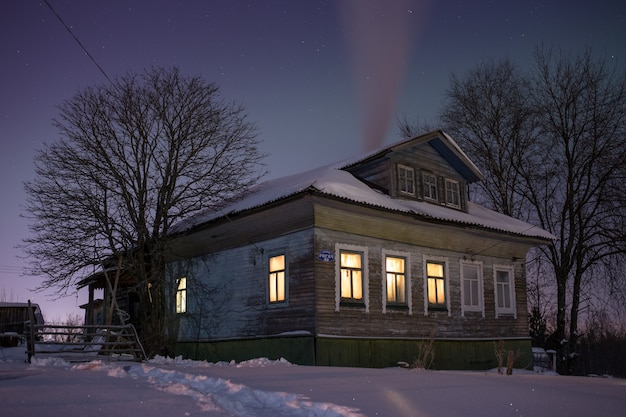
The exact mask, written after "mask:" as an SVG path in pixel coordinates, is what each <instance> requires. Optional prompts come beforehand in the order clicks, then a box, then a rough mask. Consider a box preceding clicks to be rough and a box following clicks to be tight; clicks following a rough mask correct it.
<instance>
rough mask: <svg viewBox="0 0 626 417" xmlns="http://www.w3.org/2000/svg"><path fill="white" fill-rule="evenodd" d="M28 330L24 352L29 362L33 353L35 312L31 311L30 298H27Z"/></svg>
mask: <svg viewBox="0 0 626 417" xmlns="http://www.w3.org/2000/svg"><path fill="white" fill-rule="evenodd" d="M28 322H29V325H28V332H27V335H26V352H27V354H28V363H30V358H32V357H33V355H34V354H35V314H34V313H33V308H32V306H31V304H30V300H28Z"/></svg>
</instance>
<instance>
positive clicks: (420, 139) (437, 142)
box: [341, 130, 484, 183]
mask: <svg viewBox="0 0 626 417" xmlns="http://www.w3.org/2000/svg"><path fill="white" fill-rule="evenodd" d="M421 143H429V144H430V145H431V146H432V147H433V148H435V150H436V151H437V152H438V153H439V155H441V157H443V158H444V159H445V160H446V161H447V162H448V164H450V166H451V167H453V168H454V169H456V170H457V172H458V173H459V174H461V175H462V176H463V178H465V180H466V181H467V182H470V183H471V182H476V181H482V180H483V179H484V177H483V174H482V173H481V172H480V170H479V169H478V167H477V166H476V165H474V163H473V162H472V161H471V160H470V159H469V158H468V157H467V155H466V154H465V152H463V150H461V148H460V147H459V145H458V144H457V143H456V142H455V141H454V139H452V138H451V137H450V136H448V134H447V133H446V132H444V131H443V130H433V131H432V132H428V133H425V134H423V135H419V136H415V137H413V138H409V139H405V140H402V141H400V142H397V143H394V144H392V145H389V146H387V147H385V148H382V149H379V150H375V151H373V152H369V153H367V154H365V155H361V156H359V157H356V158H353V159H352V160H348V161H346V164H345V165H343V166H342V167H341V169H349V168H351V167H353V166H356V165H359V164H362V163H366V162H368V161H371V160H374V159H378V158H381V157H383V156H385V155H387V154H390V153H392V152H397V151H399V150H402V149H405V148H408V147H411V146H414V145H417V144H421Z"/></svg>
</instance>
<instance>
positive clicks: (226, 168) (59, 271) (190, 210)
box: [24, 68, 265, 352]
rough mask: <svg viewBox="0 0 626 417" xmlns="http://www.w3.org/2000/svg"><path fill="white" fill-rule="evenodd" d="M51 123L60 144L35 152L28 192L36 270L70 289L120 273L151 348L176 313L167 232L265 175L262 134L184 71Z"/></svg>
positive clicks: (126, 84)
mask: <svg viewBox="0 0 626 417" xmlns="http://www.w3.org/2000/svg"><path fill="white" fill-rule="evenodd" d="M54 125H55V126H56V127H57V128H58V130H59V132H60V135H61V138H60V139H59V140H58V141H56V142H54V143H52V144H50V145H48V146H45V147H44V148H43V149H42V150H40V151H39V153H38V154H37V156H36V158H35V172H36V176H35V179H34V180H32V181H30V182H28V183H26V185H25V188H26V191H27V193H28V196H29V198H28V201H27V205H26V216H27V217H28V218H29V219H30V221H31V223H30V229H31V231H32V237H30V238H28V239H26V240H25V242H24V249H25V251H26V253H27V254H28V255H29V259H30V260H31V269H32V271H31V272H32V274H34V275H39V276H42V277H43V280H42V283H41V288H56V289H57V290H58V291H59V292H63V291H66V290H67V289H69V288H70V287H72V286H73V285H74V284H75V283H76V282H77V280H79V279H81V278H82V277H84V274H85V273H88V272H89V271H92V270H93V269H92V268H94V267H103V266H104V267H111V266H114V267H116V268H115V269H116V270H117V271H120V270H124V273H125V274H128V275H129V276H131V277H133V279H134V283H135V288H136V291H137V293H138V295H139V299H140V303H141V306H142V308H141V312H142V320H141V323H140V331H141V332H142V335H143V337H144V339H145V343H146V345H147V346H149V347H150V348H151V350H152V351H153V352H155V351H157V350H159V349H161V348H162V347H163V346H164V344H165V339H164V337H165V334H166V333H167V332H166V327H167V321H168V320H169V319H170V318H171V316H173V315H174V314H173V313H174V312H173V308H174V307H173V306H171V305H170V303H168V302H167V301H168V300H167V294H170V293H171V292H172V291H175V289H172V288H168V284H169V285H171V283H168V282H166V280H165V278H164V265H163V257H162V254H163V251H164V249H165V248H166V247H167V244H168V235H169V232H170V227H171V226H172V225H173V224H174V223H176V222H178V221H180V220H181V219H184V218H186V217H188V216H190V215H192V214H194V213H197V212H199V211H201V210H204V209H207V208H211V207H215V206H217V205H219V204H220V203H222V202H223V201H224V200H227V199H229V198H232V197H233V196H234V195H237V194H239V193H241V192H242V191H245V190H246V189H248V188H249V187H250V186H252V185H253V184H255V183H256V182H257V181H258V179H259V178H260V177H261V176H262V175H264V173H265V170H264V168H263V164H262V160H263V158H264V155H263V154H261V153H260V152H259V149H258V141H257V139H256V128H255V126H254V124H252V123H250V122H248V121H247V117H246V114H245V111H244V109H243V108H242V107H241V106H239V105H237V104H234V103H228V102H226V101H224V100H223V99H222V98H221V97H220V94H219V89H218V87H217V86H216V85H215V84H212V83H207V82H205V81H204V80H203V79H202V78H200V77H197V76H193V77H186V76H183V75H181V73H180V71H179V70H178V69H177V68H172V69H164V68H153V69H150V70H147V71H145V72H144V73H141V74H135V73H129V74H127V75H124V76H121V77H119V78H117V79H116V80H115V82H114V83H113V84H112V85H108V84H107V85H101V86H96V87H91V88H86V89H83V90H82V91H80V92H78V93H77V94H76V95H75V96H74V97H72V98H71V99H69V100H67V101H66V102H64V103H63V104H62V105H61V106H60V113H59V117H58V118H57V119H55V120H54ZM118 273H119V272H118ZM115 277H116V278H119V275H117V276H115ZM113 279H115V278H113ZM113 287H114V284H113V285H112V288H113Z"/></svg>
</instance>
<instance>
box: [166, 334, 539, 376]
mask: <svg viewBox="0 0 626 417" xmlns="http://www.w3.org/2000/svg"><path fill="white" fill-rule="evenodd" d="M496 341H497V340H449V339H448V340H444V339H437V340H433V341H432V343H431V341H430V340H427V339H426V340H415V339H366V338H338V337H313V336H288V337H267V338H254V339H242V340H224V341H210V342H180V343H179V344H178V345H177V354H179V355H182V356H183V357H185V358H190V359H199V360H207V361H209V362H219V361H231V360H234V361H236V362H240V361H244V360H248V359H253V358H260V357H265V358H268V359H273V360H276V359H280V358H285V359H286V360H288V361H289V362H291V363H296V364H300V365H319V366H352V367H368V368H385V367H390V366H397V365H398V363H399V362H405V363H408V364H409V365H410V366H413V365H414V364H415V363H416V360H417V359H418V358H419V357H420V352H423V351H424V350H425V349H429V348H428V345H429V344H430V345H431V347H430V349H432V351H433V352H434V358H433V362H432V365H431V366H430V368H431V369H457V370H484V369H492V368H495V367H497V366H498V362H497V359H496V354H495V342H496ZM504 349H505V350H507V351H508V350H511V351H513V352H515V353H516V354H517V355H518V357H517V359H516V361H515V364H514V367H515V368H529V367H532V353H531V340H530V339H526V338H519V339H506V340H504ZM503 365H504V366H506V359H505V363H504V364H503Z"/></svg>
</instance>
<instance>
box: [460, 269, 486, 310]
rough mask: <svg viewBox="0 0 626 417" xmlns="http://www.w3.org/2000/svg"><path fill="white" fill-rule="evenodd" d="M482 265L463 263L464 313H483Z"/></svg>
mask: <svg viewBox="0 0 626 417" xmlns="http://www.w3.org/2000/svg"><path fill="white" fill-rule="evenodd" d="M482 274H483V272H482V265H481V264H480V263H474V262H463V261H462V262H461V300H462V309H463V311H464V312H465V311H483V276H482Z"/></svg>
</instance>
